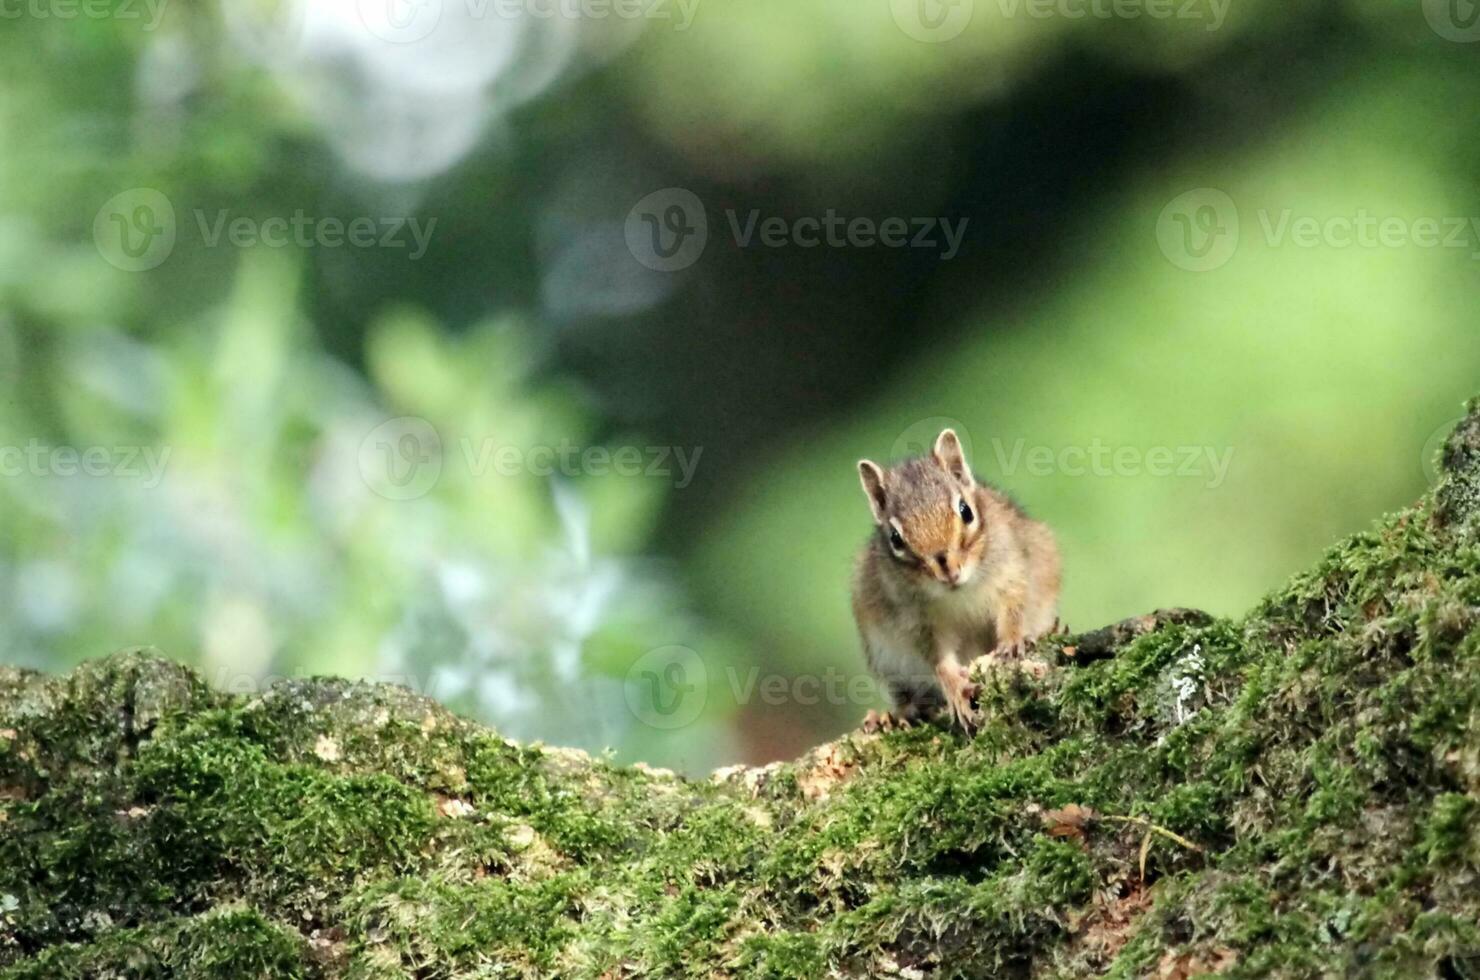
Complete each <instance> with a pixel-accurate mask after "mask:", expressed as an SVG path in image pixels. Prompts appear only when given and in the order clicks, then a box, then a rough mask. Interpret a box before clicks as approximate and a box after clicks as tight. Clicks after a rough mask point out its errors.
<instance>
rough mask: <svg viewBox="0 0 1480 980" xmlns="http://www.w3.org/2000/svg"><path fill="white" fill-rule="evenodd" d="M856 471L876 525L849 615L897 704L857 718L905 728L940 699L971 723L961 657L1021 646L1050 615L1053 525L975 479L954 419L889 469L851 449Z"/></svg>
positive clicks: (1054, 580)
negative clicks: (929, 447)
mask: <svg viewBox="0 0 1480 980" xmlns="http://www.w3.org/2000/svg"><path fill="white" fill-rule="evenodd" d="M858 475H859V478H860V479H861V480H862V481H863V492H864V494H865V495H866V496H867V497H868V503H869V508H870V509H871V510H872V511H873V515H874V524H875V530H874V534H873V535H872V536H870V538H869V540H868V543H867V544H866V545H865V546H864V548H863V550H862V552H860V553H859V555H858V559H857V561H856V563H855V565H854V575H853V618H854V619H855V620H856V621H857V623H858V632H859V636H860V637H861V638H862V640H863V650H864V656H865V658H866V659H867V661H868V665H869V669H870V670H871V671H872V672H873V674H874V676H875V677H877V678H879V680H880V681H882V682H883V683H884V686H885V687H886V689H887V692H888V695H889V698H890V701H891V702H892V704H893V710H892V711H891V712H889V713H887V714H883V715H881V714H879V713H877V712H874V711H870V712H869V714H868V717H867V718H865V720H864V728H865V730H870V731H872V730H877V729H878V728H880V727H883V728H890V727H894V726H900V727H907V726H909V725H911V724H913V723H914V722H916V721H918V720H920V719H921V718H922V717H924V716H925V715H926V713H927V712H930V711H933V710H936V709H939V708H940V707H942V706H944V707H945V708H946V709H947V710H948V711H949V713H950V717H951V718H952V720H954V721H955V722H956V723H957V724H959V725H960V726H961V727H962V728H963V729H965V730H966V731H968V732H969V731H971V730H972V728H973V727H974V725H975V722H976V711H977V709H976V705H975V701H976V698H977V696H978V695H979V694H980V686H979V685H977V684H975V683H973V682H972V681H971V680H970V678H969V676H968V673H967V665H968V664H970V663H971V661H972V660H974V659H975V658H976V657H977V656H979V655H981V654H984V653H989V652H990V653H994V654H996V655H998V656H1004V657H1018V656H1021V655H1022V652H1023V651H1024V649H1026V647H1027V646H1028V645H1029V644H1030V643H1031V642H1032V641H1033V640H1036V639H1037V638H1038V637H1040V636H1042V635H1044V634H1045V633H1048V632H1049V631H1051V630H1053V629H1055V628H1056V626H1057V624H1058V617H1057V615H1056V609H1057V606H1058V599H1059V582H1060V570H1059V549H1058V545H1057V544H1056V543H1055V541H1054V536H1053V532H1052V531H1050V530H1049V529H1048V527H1047V526H1046V525H1044V524H1041V523H1039V522H1038V521H1035V520H1033V519H1032V518H1030V517H1028V515H1027V514H1025V513H1024V512H1023V510H1022V509H1021V508H1020V507H1018V505H1017V504H1016V503H1014V502H1013V501H1012V499H1011V498H1009V497H1008V496H1007V495H1006V494H1004V493H1002V492H1001V491H1000V490H997V489H996V488H994V487H991V486H988V485H986V484H984V483H978V482H977V480H976V478H975V477H974V476H973V475H972V472H971V469H970V467H968V466H967V464H966V457H965V454H964V453H963V452H962V449H961V441H960V440H959V439H958V438H957V437H956V433H955V432H954V431H953V430H951V429H946V430H945V431H944V432H942V433H941V434H940V436H939V437H938V438H937V439H936V440H935V448H934V450H933V452H932V453H931V454H930V455H929V456H920V457H916V458H913V459H907V460H905V461H904V462H902V463H898V464H896V465H895V466H893V467H890V468H889V469H884V468H882V467H880V466H879V465H878V464H877V463H874V462H872V461H870V460H867V459H864V460H859V462H858Z"/></svg>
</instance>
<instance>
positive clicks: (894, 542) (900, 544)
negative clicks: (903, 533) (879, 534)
mask: <svg viewBox="0 0 1480 980" xmlns="http://www.w3.org/2000/svg"><path fill="white" fill-rule="evenodd" d="M889 547H891V548H893V549H894V550H895V551H903V550H904V538H902V537H900V536H899V532H898V531H896V530H894V529H893V528H890V530H889Z"/></svg>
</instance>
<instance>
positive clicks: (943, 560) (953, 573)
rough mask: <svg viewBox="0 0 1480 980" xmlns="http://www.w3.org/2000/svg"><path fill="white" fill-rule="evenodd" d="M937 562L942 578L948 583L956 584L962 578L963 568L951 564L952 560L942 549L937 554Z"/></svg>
mask: <svg viewBox="0 0 1480 980" xmlns="http://www.w3.org/2000/svg"><path fill="white" fill-rule="evenodd" d="M935 564H936V565H938V566H939V567H940V576H941V580H942V581H944V582H945V583H946V584H947V585H955V584H956V583H957V582H958V581H960V579H961V569H960V568H958V567H955V566H952V565H951V560H950V559H949V558H947V557H946V553H945V552H944V551H942V552H941V553H940V554H938V555H936V556H935Z"/></svg>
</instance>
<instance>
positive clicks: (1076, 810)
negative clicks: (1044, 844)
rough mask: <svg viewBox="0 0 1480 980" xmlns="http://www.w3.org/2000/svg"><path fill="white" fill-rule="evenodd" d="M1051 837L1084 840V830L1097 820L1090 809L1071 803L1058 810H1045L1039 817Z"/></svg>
mask: <svg viewBox="0 0 1480 980" xmlns="http://www.w3.org/2000/svg"><path fill="white" fill-rule="evenodd" d="M1039 816H1040V819H1042V820H1043V825H1044V827H1045V828H1046V829H1047V830H1048V836H1050V837H1076V838H1079V839H1081V840H1082V839H1084V830H1085V828H1086V827H1087V826H1089V823H1090V821H1092V820H1093V819H1094V818H1095V811H1093V810H1091V809H1090V808H1089V807H1086V806H1080V805H1079V804H1078V803H1070V804H1069V805H1067V806H1064V807H1060V808H1059V809H1057V810H1044V811H1043V813H1042V814H1040V815H1039Z"/></svg>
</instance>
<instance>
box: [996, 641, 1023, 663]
mask: <svg viewBox="0 0 1480 980" xmlns="http://www.w3.org/2000/svg"><path fill="white" fill-rule="evenodd" d="M1030 646H1032V644H1031V643H1029V642H1028V641H1027V640H1014V641H1012V642H1011V643H999V644H998V645H997V647H996V649H994V650H993V651H992V652H991V654H989V656H991V657H992V658H993V659H995V660H1021V659H1023V654H1025V653H1027V652H1028V648H1029V647H1030Z"/></svg>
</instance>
